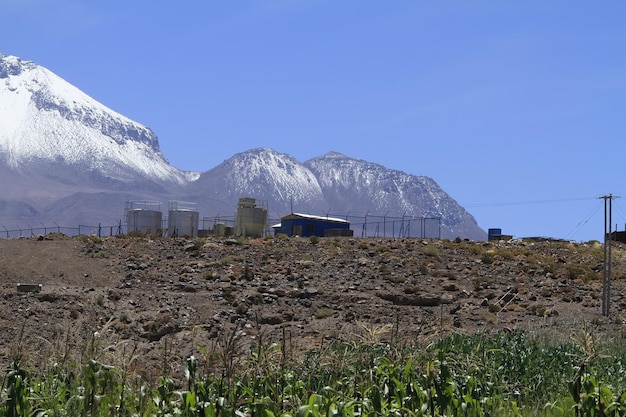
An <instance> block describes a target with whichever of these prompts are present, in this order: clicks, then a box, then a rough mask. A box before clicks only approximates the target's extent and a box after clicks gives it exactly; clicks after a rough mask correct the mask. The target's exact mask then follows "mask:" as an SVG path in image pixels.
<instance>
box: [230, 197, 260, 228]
mask: <svg viewBox="0 0 626 417" xmlns="http://www.w3.org/2000/svg"><path fill="white" fill-rule="evenodd" d="M266 228H267V205H265V206H263V205H262V204H261V203H260V202H259V201H257V200H255V199H254V198H240V199H239V203H238V205H237V216H236V218H235V235H236V236H248V237H262V236H263V234H264V233H265V229H266Z"/></svg>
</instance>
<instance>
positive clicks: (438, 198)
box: [304, 152, 484, 238]
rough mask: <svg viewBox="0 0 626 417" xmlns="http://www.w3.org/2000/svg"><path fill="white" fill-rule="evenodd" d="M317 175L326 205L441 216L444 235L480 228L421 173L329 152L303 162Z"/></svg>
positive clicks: (478, 233)
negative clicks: (411, 172) (408, 171)
mask: <svg viewBox="0 0 626 417" xmlns="http://www.w3.org/2000/svg"><path fill="white" fill-rule="evenodd" d="M304 166H306V167H307V168H309V169H310V170H311V171H312V172H313V173H314V174H315V176H316V177H317V179H318V181H319V184H320V187H321V188H322V190H324V199H325V201H326V203H327V204H328V206H329V207H342V208H344V210H356V209H357V208H360V207H365V208H367V210H369V211H371V212H372V213H378V214H381V213H386V214H387V215H388V216H414V217H424V218H437V217H438V218H441V222H442V227H443V229H442V233H443V235H444V236H445V237H452V238H454V237H456V236H468V235H469V236H472V237H474V238H478V236H482V234H484V231H483V230H481V229H480V228H479V227H478V225H477V224H476V221H475V220H474V218H473V217H472V216H471V215H470V214H469V213H467V212H466V211H465V209H463V207H461V206H460V205H459V204H458V203H457V202H456V201H454V200H453V199H452V198H451V197H450V196H449V195H448V194H446V193H445V192H444V191H443V190H442V189H441V188H440V187H439V185H437V183H436V182H435V181H434V180H433V179H431V178H429V177H425V176H416V175H410V174H407V173H405V172H402V171H396V170H392V169H388V168H385V167H384V166H382V165H379V164H375V163H371V162H367V161H363V160H361V159H354V158H350V157H348V156H346V155H343V154H340V153H337V152H329V153H327V154H325V155H323V156H321V157H318V158H313V159H311V160H309V161H306V162H305V163H304Z"/></svg>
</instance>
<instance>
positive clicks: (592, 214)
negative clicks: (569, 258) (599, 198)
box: [565, 203, 602, 239]
mask: <svg viewBox="0 0 626 417" xmlns="http://www.w3.org/2000/svg"><path fill="white" fill-rule="evenodd" d="M600 207H602V204H601V203H598V204H596V206H595V207H594V208H593V210H591V211H590V212H589V214H587V216H585V217H584V218H583V219H582V220H581V221H579V222H578V224H577V225H576V226H574V229H573V230H572V231H571V232H569V233H568V234H567V235H565V238H566V239H567V238H569V237H570V236H572V235H574V234H575V233H576V232H578V231H579V230H580V229H582V227H583V226H584V225H586V224H587V222H588V221H589V220H590V219H591V218H592V217H593V216H594V215H595V214H596V212H597V211H598V210H600Z"/></svg>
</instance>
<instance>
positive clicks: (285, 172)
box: [226, 148, 322, 202]
mask: <svg viewBox="0 0 626 417" xmlns="http://www.w3.org/2000/svg"><path fill="white" fill-rule="evenodd" d="M226 164H228V165H230V168H231V172H236V173H238V175H237V176H236V177H233V178H231V179H230V182H231V183H232V184H233V191H236V192H242V191H244V190H245V191H246V192H250V191H252V192H255V193H256V194H258V195H266V194H267V193H268V191H269V190H270V189H271V194H274V195H273V196H272V197H274V198H276V199H282V200H285V201H289V200H290V199H291V200H293V201H295V202H298V201H311V200H316V199H318V198H321V197H322V190H321V188H320V185H319V183H318V182H317V178H316V177H315V175H314V174H313V173H312V172H311V171H310V170H309V169H307V168H306V167H305V166H304V165H302V164H301V163H300V162H299V161H298V160H296V159H295V158H294V157H293V156H291V155H288V154H283V153H280V152H277V151H275V150H273V149H270V148H257V149H251V150H249V151H246V152H242V153H239V154H236V155H235V156H233V157H232V158H231V159H229V160H228V161H227V162H226ZM251 184H254V187H256V188H257V190H250V185H251Z"/></svg>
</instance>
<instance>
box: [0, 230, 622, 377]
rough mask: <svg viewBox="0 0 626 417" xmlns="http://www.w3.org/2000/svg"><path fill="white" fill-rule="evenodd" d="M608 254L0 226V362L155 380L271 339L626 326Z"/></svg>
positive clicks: (617, 273) (429, 336)
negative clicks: (34, 287) (16, 231)
mask: <svg viewBox="0 0 626 417" xmlns="http://www.w3.org/2000/svg"><path fill="white" fill-rule="evenodd" d="M602 255H603V248H602V246H601V245H600V244H598V243H597V242H596V243H595V244H594V243H587V244H574V243H568V242H551V241H543V242H530V241H511V242H491V243H487V242H470V241H460V240H458V239H457V241H447V240H444V241H441V240H423V239H379V238H376V239H375V238H369V239H357V238H321V239H315V238H280V237H277V238H274V237H272V238H266V239H228V238H196V239H183V238H180V239H173V238H167V239H165V238H155V239H149V238H145V237H128V236H121V237H108V238H102V239H100V238H97V237H90V236H80V237H67V236H64V235H60V234H50V235H47V236H34V237H31V238H25V239H24V238H23V239H6V240H0V260H1V262H0V309H2V312H3V314H2V315H1V316H0V360H2V362H3V363H4V364H5V366H8V364H9V361H11V360H12V359H14V358H16V357H20V358H22V360H23V361H26V362H27V363H28V364H29V366H34V367H47V366H51V365H52V364H54V363H69V362H71V361H74V362H75V363H79V362H80V361H84V360H85V358H91V357H93V358H96V359H98V360H100V361H102V362H104V363H107V364H110V365H112V366H125V367H126V369H128V370H130V371H133V372H137V373H138V374H140V375H142V376H143V377H144V378H148V379H155V378H157V377H158V376H160V375H164V374H172V375H182V370H183V369H184V367H185V358H186V357H188V356H189V355H191V354H194V355H196V356H197V357H204V358H205V359H206V358H220V357H221V358H222V359H223V358H226V357H230V358H233V357H234V358H236V357H237V356H238V355H245V354H246V353H247V352H250V349H254V347H255V346H259V345H267V344H270V343H277V344H278V345H279V346H280V347H281V352H282V354H283V355H285V357H296V356H297V355H298V354H300V353H302V352H304V351H307V350H313V349H321V348H323V347H325V346H327V345H328V344H329V343H331V342H332V341H333V340H342V341H362V342H366V343H414V342H428V341H430V340H434V339H436V338H439V337H441V336H442V335H446V334H450V333H453V332H458V333H465V334H472V333H475V332H479V331H480V332H493V331H499V330H503V331H517V330H525V331H540V330H541V331H545V334H548V335H551V337H555V338H556V337H569V335H571V334H572V333H575V332H577V331H579V330H580V329H581V328H585V329H590V330H591V331H593V332H597V333H598V334H606V335H610V337H625V333H624V330H623V323H624V322H625V321H626V296H625V295H626V293H625V291H624V290H625V286H626V249H625V248H624V246H622V244H619V243H616V244H615V246H613V249H612V260H613V266H612V285H611V295H612V297H611V304H610V308H611V310H610V315H609V317H603V316H602V315H601V311H602V301H601V294H602V267H603V258H602ZM24 284H41V290H40V291H38V292H37V291H34V292H28V291H25V290H28V289H29V288H28V287H27V286H26V285H24ZM220 355H221V356H220ZM216 360H218V361H219V359H216Z"/></svg>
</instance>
